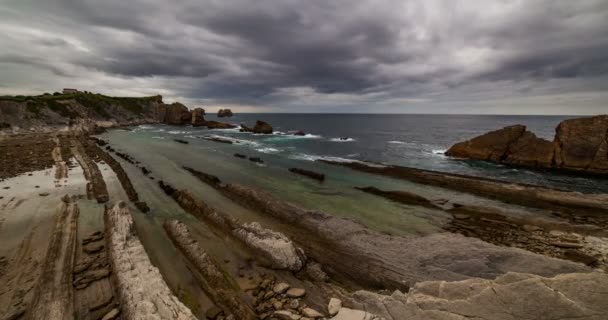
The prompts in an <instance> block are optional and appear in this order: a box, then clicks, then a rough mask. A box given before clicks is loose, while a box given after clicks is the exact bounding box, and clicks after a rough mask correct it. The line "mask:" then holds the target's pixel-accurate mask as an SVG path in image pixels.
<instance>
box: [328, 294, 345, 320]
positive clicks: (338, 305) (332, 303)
mask: <svg viewBox="0 0 608 320" xmlns="http://www.w3.org/2000/svg"><path fill="white" fill-rule="evenodd" d="M340 309H342V300H340V299H336V298H331V299H329V304H328V305H327V312H329V316H331V317H333V316H335V315H336V314H337V313H338V311H340Z"/></svg>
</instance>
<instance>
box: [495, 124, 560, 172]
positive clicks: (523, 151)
mask: <svg viewBox="0 0 608 320" xmlns="http://www.w3.org/2000/svg"><path fill="white" fill-rule="evenodd" d="M554 149H555V145H554V144H553V142H550V141H547V140H545V139H541V138H538V137H536V135H534V133H532V132H530V131H526V132H524V133H523V134H522V135H521V136H520V137H519V139H517V140H516V141H514V142H513V143H511V144H509V146H508V149H507V152H506V155H507V156H506V158H505V159H504V162H505V163H509V164H516V165H522V166H529V167H549V166H551V164H552V162H553V156H554Z"/></svg>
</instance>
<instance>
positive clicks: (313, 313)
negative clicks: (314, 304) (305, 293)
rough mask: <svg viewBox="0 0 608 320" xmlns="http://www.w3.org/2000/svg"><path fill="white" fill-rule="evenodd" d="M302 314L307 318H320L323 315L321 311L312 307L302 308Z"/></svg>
mask: <svg viewBox="0 0 608 320" xmlns="http://www.w3.org/2000/svg"><path fill="white" fill-rule="evenodd" d="M302 315H304V316H305V317H308V318H313V319H316V318H322V317H323V315H322V314H321V313H319V311H317V310H315V309H312V308H304V309H302Z"/></svg>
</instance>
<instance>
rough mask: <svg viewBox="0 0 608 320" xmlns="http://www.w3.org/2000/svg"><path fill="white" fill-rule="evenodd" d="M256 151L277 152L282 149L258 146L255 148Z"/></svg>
mask: <svg viewBox="0 0 608 320" xmlns="http://www.w3.org/2000/svg"><path fill="white" fill-rule="evenodd" d="M255 150H256V151H259V152H262V153H277V152H281V150H279V149H275V148H268V147H266V148H258V149H255Z"/></svg>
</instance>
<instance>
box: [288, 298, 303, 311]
mask: <svg viewBox="0 0 608 320" xmlns="http://www.w3.org/2000/svg"><path fill="white" fill-rule="evenodd" d="M299 306H300V301H299V300H298V299H293V300H291V302H289V308H290V309H294V310H295V309H298V307H299Z"/></svg>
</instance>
